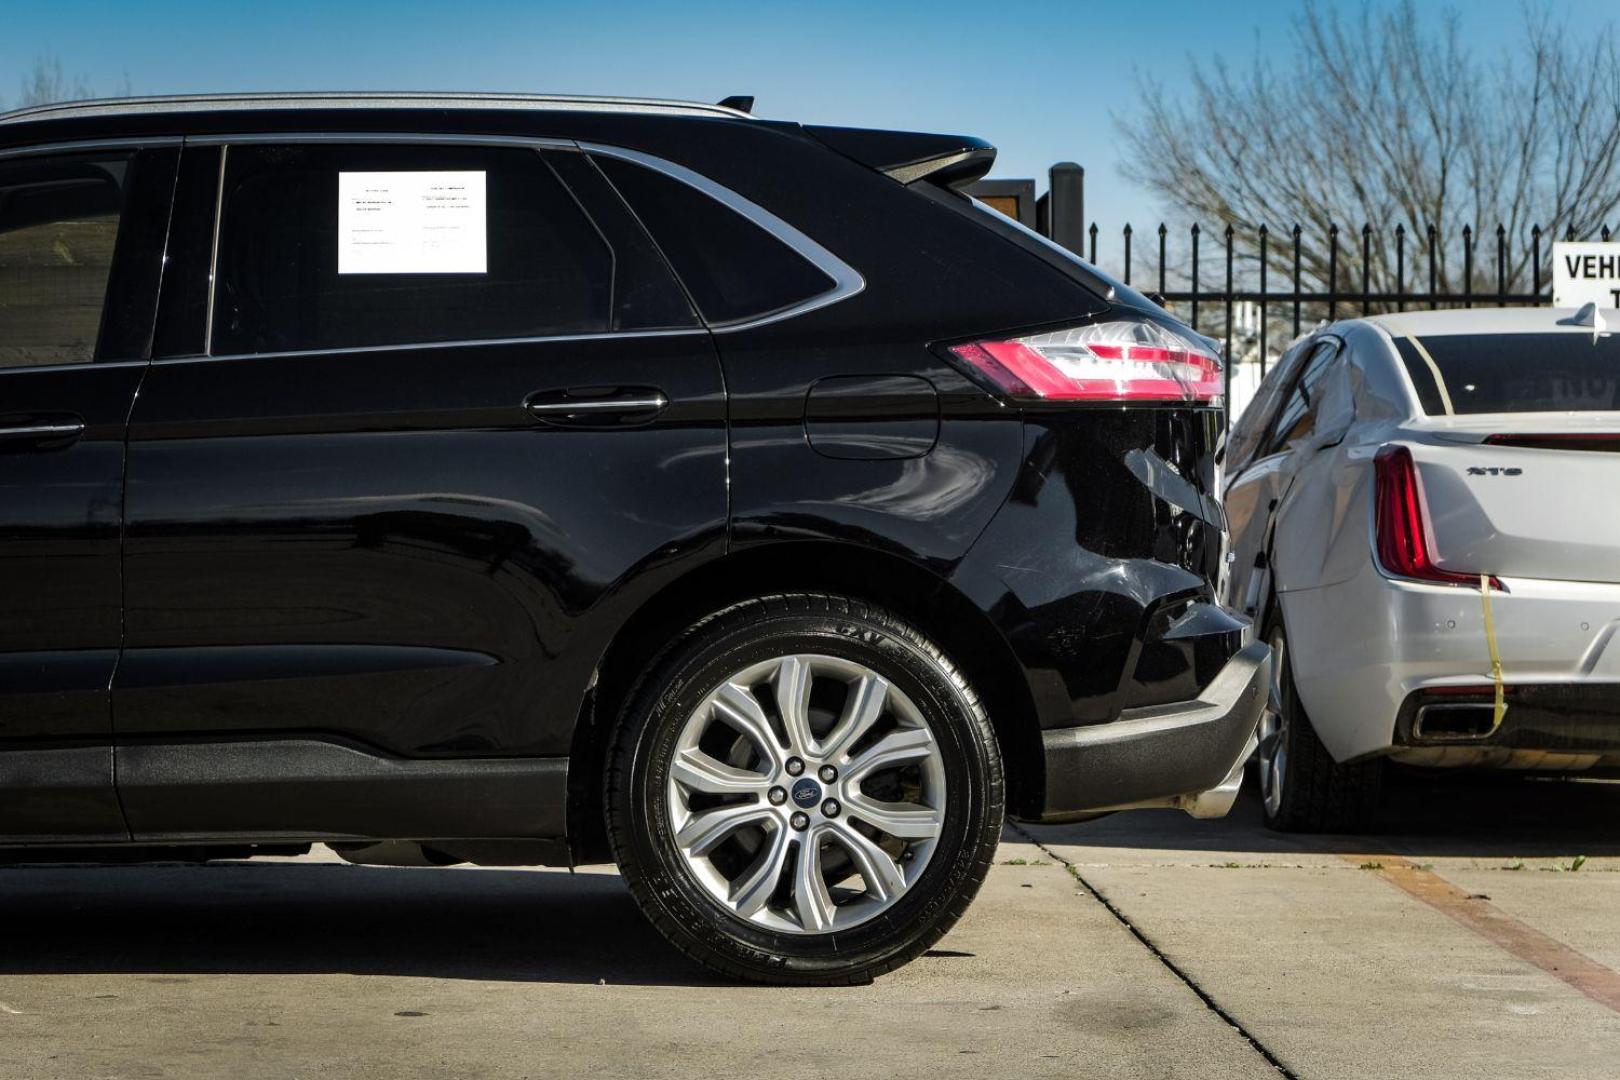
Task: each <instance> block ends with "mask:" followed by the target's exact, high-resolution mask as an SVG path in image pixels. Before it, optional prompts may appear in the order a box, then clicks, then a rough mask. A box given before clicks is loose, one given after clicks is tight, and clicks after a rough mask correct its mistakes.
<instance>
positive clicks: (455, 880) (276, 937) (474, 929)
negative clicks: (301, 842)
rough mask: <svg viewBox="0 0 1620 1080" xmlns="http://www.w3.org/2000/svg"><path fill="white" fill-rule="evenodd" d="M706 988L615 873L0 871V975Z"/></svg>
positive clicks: (278, 868)
mask: <svg viewBox="0 0 1620 1080" xmlns="http://www.w3.org/2000/svg"><path fill="white" fill-rule="evenodd" d="M148 972H150V973H154V974H164V975H172V974H201V973H249V974H336V973H342V974H355V975H404V976H424V977H432V978H450V979H478V980H491V981H515V982H574V983H595V982H597V981H598V980H606V981H607V982H608V983H613V984H659V985H716V983H715V982H714V981H713V980H710V979H708V978H706V977H705V973H704V972H703V970H702V969H700V968H698V967H697V966H696V965H695V964H692V963H690V962H688V961H687V960H686V959H685V958H683V957H682V956H680V955H679V954H678V953H677V952H676V951H675V950H674V949H673V948H671V947H670V946H669V945H667V944H666V943H665V942H664V940H663V939H662V938H661V937H659V936H658V934H657V932H656V931H654V930H653V929H652V927H651V926H650V925H649V924H648V923H647V922H646V921H645V920H644V919H643V918H642V917H641V914H640V912H639V911H638V910H637V909H636V906H635V902H634V901H633V900H632V899H631V897H630V893H629V892H628V890H627V889H626V888H625V887H624V884H623V883H622V882H621V881H620V879H619V877H618V876H617V875H616V874H601V873H588V874H573V875H570V874H566V873H536V872H531V871H522V870H494V869H490V870H449V869H444V870H440V869H398V868H376V867H358V866H348V865H344V864H333V863H291V862H282V863H239V864H219V865H212V866H191V867H182V866H145V867H141V866H134V867H106V868H97V867H82V868H81V867H63V868H55V867H51V868H32V867H20V868H6V869H0V973H5V974H34V973H55V974H77V973H98V974H111V973H119V974H130V973H137V974H138V973H148Z"/></svg>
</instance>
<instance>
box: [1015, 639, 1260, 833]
mask: <svg viewBox="0 0 1620 1080" xmlns="http://www.w3.org/2000/svg"><path fill="white" fill-rule="evenodd" d="M1270 686H1271V650H1270V649H1269V648H1267V647H1266V646H1265V645H1264V644H1262V643H1260V642H1255V643H1254V644H1252V645H1249V646H1247V647H1245V648H1244V649H1243V650H1242V651H1241V652H1239V653H1238V654H1237V655H1236V656H1234V657H1232V659H1231V660H1230V661H1228V662H1227V664H1226V666H1225V667H1224V668H1222V669H1221V671H1220V673H1219V674H1217V675H1216V676H1215V678H1214V679H1213V680H1211V681H1210V683H1209V685H1208V687H1207V688H1206V689H1205V690H1204V692H1203V693H1202V694H1201V695H1199V697H1198V698H1197V699H1196V700H1194V701H1186V702H1177V703H1175V704H1171V705H1155V706H1149V707H1147V708H1141V709H1131V710H1127V711H1126V712H1125V713H1124V714H1122V715H1121V717H1120V719H1118V720H1116V721H1113V722H1112V723H1106V724H1091V725H1086V726H1082V727H1067V728H1054V729H1051V730H1048V731H1046V732H1044V733H1043V734H1042V736H1041V742H1042V748H1043V750H1044V751H1045V758H1046V798H1045V805H1044V808H1043V811H1042V813H1041V816H1040V820H1041V821H1065V820H1073V819H1077V818H1082V817H1085V816H1088V815H1090V814H1094V813H1098V812H1101V811H1107V810H1123V809H1127V808H1131V807H1140V806H1179V807H1181V808H1182V809H1185V810H1187V811H1188V812H1189V813H1192V814H1193V815H1194V816H1197V817H1220V816H1221V815H1223V814H1224V813H1225V812H1226V810H1227V809H1228V808H1229V807H1230V806H1231V801H1232V798H1233V797H1235V796H1236V794H1237V788H1238V785H1239V783H1240V782H1241V779H1242V769H1243V763H1244V761H1245V760H1246V759H1247V758H1248V756H1249V751H1250V749H1251V747H1252V745H1253V739H1254V731H1255V727H1256V726H1257V725H1258V724H1259V722H1260V715H1261V712H1262V711H1263V710H1264V709H1265V706H1266V702H1267V699H1268V696H1269V692H1270Z"/></svg>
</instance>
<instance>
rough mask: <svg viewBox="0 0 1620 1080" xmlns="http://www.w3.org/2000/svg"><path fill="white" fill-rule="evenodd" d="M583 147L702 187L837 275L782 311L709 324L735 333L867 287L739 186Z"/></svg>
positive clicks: (633, 153)
mask: <svg viewBox="0 0 1620 1080" xmlns="http://www.w3.org/2000/svg"><path fill="white" fill-rule="evenodd" d="M578 146H579V149H581V150H583V151H585V152H586V153H588V154H600V155H601V156H603V157H613V158H618V159H620V160H621V161H628V162H630V163H632V164H635V165H641V166H643V167H645V168H648V169H652V170H654V171H655V172H660V173H663V174H664V175H665V176H668V177H669V178H670V179H672V180H679V181H680V182H681V183H683V184H685V185H687V186H688V187H691V188H695V189H697V190H698V191H700V192H702V193H703V194H705V195H707V196H709V198H711V199H714V200H715V201H716V202H718V203H720V204H721V205H722V206H725V207H726V208H728V209H729V210H731V211H733V212H735V213H737V214H739V215H741V216H742V217H745V218H747V219H748V220H749V221H751V222H753V223H754V224H755V225H757V226H759V227H760V228H762V229H764V230H765V231H766V232H768V233H770V234H771V235H772V236H774V237H776V238H777V239H778V240H780V241H781V242H782V243H784V244H786V245H787V246H788V247H790V248H792V249H793V250H794V251H795V252H797V253H798V254H799V255H800V256H801V257H802V258H804V259H805V260H807V261H808V262H809V263H810V264H811V265H813V266H814V267H815V268H816V269H817V270H820V271H821V272H822V273H823V274H826V275H827V277H829V278H831V279H832V282H833V287H832V288H831V289H830V290H828V291H827V292H823V293H817V294H816V295H815V296H812V297H810V298H809V299H808V300H803V301H800V302H799V303H797V304H794V305H792V306H790V307H786V308H783V309H781V310H780V311H773V312H769V313H767V314H764V315H758V316H754V317H752V318H747V319H740V320H738V321H736V322H729V323H713V324H710V327H709V328H710V329H711V330H713V331H714V332H715V333H716V334H731V333H736V332H737V331H739V330H752V329H753V328H755V327H758V326H768V325H770V324H771V323H776V322H781V321H783V320H784V319H792V318H797V317H798V316H800V315H804V314H806V313H808V312H811V311H816V310H818V309H820V308H824V307H827V306H828V305H830V304H836V303H838V302H839V301H840V300H847V299H849V298H850V297H852V296H854V295H856V294H857V293H859V292H861V290H863V289H865V288H866V279H865V278H863V277H862V276H861V274H860V272H859V271H857V270H856V269H855V268H854V267H853V266H850V265H849V264H848V263H846V262H845V261H844V260H842V259H840V258H839V257H838V256H837V255H834V254H833V253H832V252H831V251H828V250H827V249H826V248H825V247H823V246H822V245H821V244H819V243H817V242H816V241H815V240H813V239H811V238H810V237H809V236H807V235H806V234H805V233H804V232H803V231H801V230H800V229H798V228H797V227H795V226H793V225H791V224H789V223H788V222H786V221H784V220H782V219H781V218H779V217H777V216H776V215H775V214H773V213H771V212H770V211H769V210H767V209H765V208H764V207H763V206H760V205H759V204H758V203H755V202H750V201H749V200H748V199H745V198H743V197H742V196H741V195H739V194H737V193H736V192H735V191H732V190H731V189H730V188H728V187H724V186H723V185H721V184H718V183H716V182H715V181H713V180H711V179H709V178H708V177H707V176H704V175H703V174H702V173H699V172H694V171H693V170H691V169H688V168H687V167H686V166H684V165H677V164H676V163H675V162H673V161H666V160H665V159H663V158H660V157H654V156H653V155H652V154H644V153H642V152H641V151H639V150H626V149H624V148H623V147H618V146H607V145H604V144H601V143H587V142H582V143H579V144H578ZM654 239H657V238H656V237H654Z"/></svg>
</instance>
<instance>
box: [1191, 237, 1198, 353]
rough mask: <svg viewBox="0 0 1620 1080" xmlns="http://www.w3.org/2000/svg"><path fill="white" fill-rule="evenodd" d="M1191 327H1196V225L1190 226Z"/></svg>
mask: <svg viewBox="0 0 1620 1080" xmlns="http://www.w3.org/2000/svg"><path fill="white" fill-rule="evenodd" d="M1192 328H1193V329H1194V330H1196V329H1198V225H1197V223H1194V224H1193V227H1192Z"/></svg>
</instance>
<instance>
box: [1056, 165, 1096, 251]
mask: <svg viewBox="0 0 1620 1080" xmlns="http://www.w3.org/2000/svg"><path fill="white" fill-rule="evenodd" d="M1046 178H1047V184H1048V186H1047V189H1046V190H1047V221H1048V223H1049V225H1050V227H1051V233H1050V235H1051V237H1052V240H1053V241H1054V242H1056V243H1059V244H1062V245H1063V246H1064V247H1066V248H1068V249H1069V250H1070V251H1072V252H1074V253H1075V254H1076V255H1078V254H1080V252H1081V250H1082V245H1083V244H1084V242H1085V231H1086V170H1084V169H1082V168H1081V167H1080V166H1079V165H1076V164H1075V163H1074V162H1072V161H1060V162H1058V163H1057V164H1056V165H1053V166H1052V167H1051V168H1050V169H1048V170H1047V173H1046Z"/></svg>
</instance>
